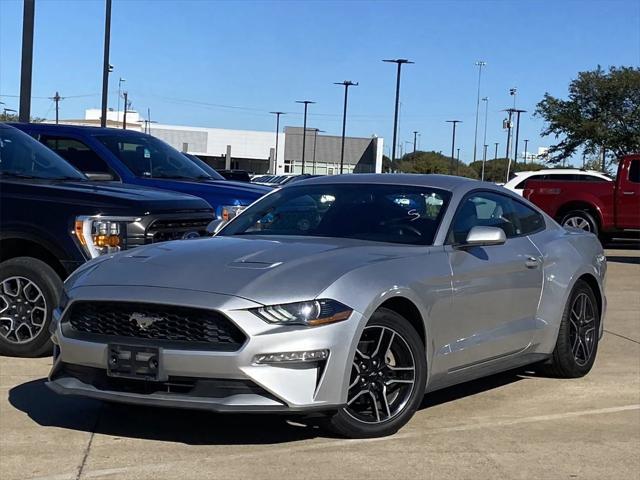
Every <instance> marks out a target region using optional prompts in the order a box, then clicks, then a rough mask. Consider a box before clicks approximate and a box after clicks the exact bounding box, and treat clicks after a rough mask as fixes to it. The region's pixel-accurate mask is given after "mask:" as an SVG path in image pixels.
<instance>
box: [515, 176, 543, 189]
mask: <svg viewBox="0 0 640 480" xmlns="http://www.w3.org/2000/svg"><path fill="white" fill-rule="evenodd" d="M545 177H546V175H531V176H530V177H529V178H525V179H524V180H523V181H521V182H520V183H519V184H517V185H516V186H515V187H514V188H517V189H524V188H525V187H526V185H527V182H528V181H529V180H544V179H545Z"/></svg>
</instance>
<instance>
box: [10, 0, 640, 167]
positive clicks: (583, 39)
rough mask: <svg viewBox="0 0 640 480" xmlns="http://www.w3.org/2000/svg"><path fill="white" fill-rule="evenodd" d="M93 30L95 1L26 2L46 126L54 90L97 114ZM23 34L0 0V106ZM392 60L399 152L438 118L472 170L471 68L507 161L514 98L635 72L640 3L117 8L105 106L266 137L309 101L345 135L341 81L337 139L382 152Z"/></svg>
mask: <svg viewBox="0 0 640 480" xmlns="http://www.w3.org/2000/svg"><path fill="white" fill-rule="evenodd" d="M103 22H104V2H103V1H101V0H95V1H94V0H84V1H82V0H76V1H57V0H36V34H35V53H34V73H33V95H34V96H35V97H42V98H34V100H33V104H32V114H33V115H36V116H46V117H48V118H52V116H53V104H52V102H51V100H49V99H48V98H46V97H51V96H53V94H54V93H55V91H56V90H59V91H60V94H61V95H62V96H63V97H67V98H66V99H65V100H63V101H62V103H61V116H62V118H80V117H82V116H83V112H84V109H85V108H92V107H99V105H100V91H101V81H102V80H101V65H102V48H103V43H102V42H103V27H104V23H103ZM21 23H22V2H21V1H18V0H0V95H1V97H0V101H3V102H5V104H6V106H7V107H9V108H17V104H18V99H17V98H16V97H14V96H15V95H18V93H19V72H20V44H21V29H22V27H21ZM402 57H404V58H409V59H411V60H413V61H415V62H416V63H415V65H409V66H406V67H405V68H404V69H403V77H402V91H401V101H402V111H401V119H400V138H401V140H403V141H411V140H412V138H413V134H412V133H411V132H412V131H413V130H418V131H420V132H421V136H420V147H421V149H423V150H442V151H443V152H444V153H448V152H449V151H450V148H451V147H450V144H451V143H450V142H451V130H450V125H449V124H446V123H445V120H447V119H451V118H456V119H460V120H462V121H463V123H462V124H461V125H460V126H459V130H458V132H459V133H458V141H457V143H458V146H459V147H460V148H461V157H462V159H463V160H464V161H467V162H468V161H470V160H471V158H472V154H473V133H474V122H475V106H476V82H477V67H475V66H474V62H475V61H476V60H479V59H482V60H484V61H486V62H487V66H486V68H485V70H484V71H483V79H482V95H483V96H488V97H489V98H490V100H489V122H488V134H487V143H488V144H490V145H491V147H490V149H489V150H490V152H492V151H493V143H494V142H500V144H501V146H500V149H501V150H503V149H504V143H505V138H506V134H505V133H504V131H503V130H502V119H503V118H504V113H503V112H501V111H500V110H502V109H504V108H507V107H509V106H511V104H512V98H511V97H509V93H508V91H509V88H510V87H514V86H515V87H517V89H518V97H517V104H518V107H519V108H523V109H526V110H528V111H529V112H531V111H533V109H534V107H535V104H536V103H537V102H538V101H539V100H540V99H541V98H542V95H543V94H544V92H546V91H548V92H550V93H551V94H553V95H556V96H565V95H566V93H567V85H568V83H569V81H570V80H571V79H572V78H574V77H575V75H576V73H577V72H578V71H581V70H587V69H593V68H595V67H596V66H597V65H598V64H601V65H603V66H605V67H606V66H609V65H617V66H620V65H627V66H638V65H640V1H639V0H605V1H589V0H567V1H558V0H556V1H543V0H540V1H533V0H531V1H524V0H523V1H515V0H514V1H506V0H504V1H490V0H477V1H471V0H467V1H462V0H459V1H453V0H452V1H365V0H361V1H342V2H338V1H331V0H325V1H260V2H256V1H241V0H239V1H206V0H199V1H189V0H183V1H171V0H157V1H143V0H114V2H113V16H112V42H111V63H112V64H113V65H114V66H115V71H114V73H113V74H112V75H111V82H110V92H111V94H110V100H109V106H110V107H114V108H115V107H116V102H117V94H116V90H117V83H118V78H119V77H124V78H126V84H125V85H126V89H127V90H128V91H129V97H130V99H131V100H132V102H133V108H134V109H139V110H140V111H143V112H146V109H147V108H150V109H151V115H152V117H153V119H154V120H158V121H160V122H162V123H173V124H185V125H197V126H211V127H221V128H237V129H260V130H272V129H273V128H274V123H275V122H274V118H273V116H272V115H269V114H268V112H269V111H270V110H283V111H286V112H289V114H288V115H287V116H286V117H284V118H283V119H282V124H283V125H301V124H302V114H301V112H302V106H301V105H297V104H296V103H294V102H295V100H304V99H309V100H314V101H316V102H317V104H316V105H312V106H311V107H310V110H309V112H310V114H309V126H310V127H314V128H320V129H322V130H325V131H326V132H327V133H329V134H336V135H339V134H340V132H341V113H342V101H343V89H342V87H339V86H336V85H333V82H340V81H342V80H345V79H348V80H353V81H358V82H360V85H359V86H358V87H353V88H352V89H351V90H350V96H349V117H348V124H347V133H348V134H350V135H357V136H369V135H371V134H377V135H379V136H382V137H384V138H385V141H386V142H387V144H390V143H391V142H390V140H391V135H392V122H393V101H394V88H395V69H394V67H395V66H394V65H389V64H385V63H383V62H382V61H381V60H382V59H383V58H402ZM224 106H233V107H240V108H227V107H224ZM482 122H483V115H481V122H480V128H479V132H480V133H479V142H478V145H479V146H478V151H479V152H481V149H482V147H481V144H482V130H483V125H482ZM541 128H542V122H541V121H540V120H539V119H535V118H531V114H530V113H527V114H524V115H523V117H522V121H521V135H520V138H521V140H522V139H525V138H528V139H530V144H529V145H530V148H529V151H533V152H535V151H536V150H537V147H538V146H545V145H548V144H549V143H550V141H551V140H549V139H541V138H540V137H539V133H540V130H541ZM405 148H409V145H406V146H405ZM520 150H521V151H522V145H521V146H520ZM478 156H480V154H479V155H478ZM491 156H492V153H490V157H491Z"/></svg>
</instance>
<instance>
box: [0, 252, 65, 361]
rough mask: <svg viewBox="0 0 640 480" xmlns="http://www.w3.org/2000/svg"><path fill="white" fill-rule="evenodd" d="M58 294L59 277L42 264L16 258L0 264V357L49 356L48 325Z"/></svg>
mask: <svg viewBox="0 0 640 480" xmlns="http://www.w3.org/2000/svg"><path fill="white" fill-rule="evenodd" d="M61 291H62V281H61V280H60V277H58V275H57V274H56V272H55V271H54V270H53V269H52V268H51V267H50V266H49V265H47V264H46V263H44V262H42V261H41V260H38V259H36V258H31V257H17V258H12V259H10V260H6V261H4V262H2V263H0V355H11V356H15V357H38V356H42V355H44V354H48V353H50V352H51V350H52V344H51V334H50V333H49V324H50V323H51V315H52V313H53V309H54V308H55V307H56V306H57V304H58V301H59V300H60V293H61Z"/></svg>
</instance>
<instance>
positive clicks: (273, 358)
mask: <svg viewBox="0 0 640 480" xmlns="http://www.w3.org/2000/svg"><path fill="white" fill-rule="evenodd" d="M327 358H329V350H307V351H304V352H281V353H261V354H259V355H256V356H255V357H253V363H255V364H258V365H264V364H274V363H301V362H317V361H320V360H326V359H327Z"/></svg>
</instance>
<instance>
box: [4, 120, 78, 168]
mask: <svg viewBox="0 0 640 480" xmlns="http://www.w3.org/2000/svg"><path fill="white" fill-rule="evenodd" d="M0 175H1V176H3V177H34V178H48V179H63V178H70V179H74V180H86V177H85V176H84V175H82V174H81V173H80V172H78V171H77V170H76V169H75V168H73V167H72V166H71V165H69V164H68V163H67V162H65V161H64V160H63V159H62V158H60V157H59V156H58V155H56V154H55V153H54V152H52V151H51V150H49V149H48V148H46V147H45V146H44V145H42V144H40V143H39V142H37V141H36V140H34V139H33V138H31V137H30V136H29V135H27V134H26V133H24V132H21V131H19V130H17V129H15V128H11V127H5V126H1V125H0Z"/></svg>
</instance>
